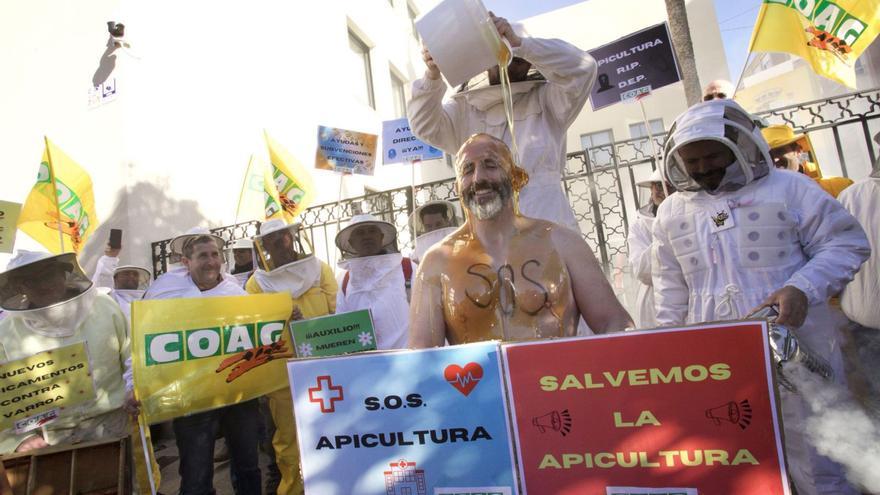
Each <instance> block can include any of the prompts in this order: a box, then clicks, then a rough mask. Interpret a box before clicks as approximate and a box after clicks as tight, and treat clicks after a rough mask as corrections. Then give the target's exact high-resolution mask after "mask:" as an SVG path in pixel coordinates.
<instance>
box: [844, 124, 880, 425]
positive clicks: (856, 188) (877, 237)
mask: <svg viewBox="0 0 880 495" xmlns="http://www.w3.org/2000/svg"><path fill="white" fill-rule="evenodd" d="M874 140H875V141H877V143H878V144H880V134H877V135H876V136H874ZM837 199H838V200H839V201H840V203H841V204H842V205H843V207H844V208H846V209H847V211H849V212H850V213H852V215H853V216H854V217H856V219H858V221H859V223H861V224H862V228H863V229H865V232H866V233H867V234H868V241H869V242H870V243H871V257H870V258H868V261H866V262H865V264H864V265H862V269H861V270H859V272H858V273H857V274H856V276H855V278H853V281H852V282H850V283H849V284H848V285H847V286H846V288H845V289H844V290H843V294H842V295H841V297H840V307H841V309H842V310H843V312H844V313H845V314H846V316H847V318H849V319H850V320H852V322H853V323H852V324H851V325H850V335H851V336H852V343H853V348H854V349H853V351H854V356H853V357H854V358H855V361H856V363H857V366H858V368H860V370H861V372H862V374H863V375H864V377H865V378H866V380H867V381H866V382H865V383H864V384H863V386H862V388H861V389H858V390H857V395H858V396H859V398H860V399H861V400H862V401H863V402H865V403H866V404H867V405H868V406H869V407H870V408H872V409H873V410H874V412H875V413H880V305H878V304H877V295H878V294H880V158H878V159H877V161H876V162H875V163H874V170H873V171H872V172H871V175H870V176H868V177H866V178H864V179H862V180H859V181H856V183H855V184H853V185H851V186H849V187H848V188H846V189H844V190H843V191H842V192H841V193H840V196H838V197H837Z"/></svg>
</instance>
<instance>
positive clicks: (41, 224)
mask: <svg viewBox="0 0 880 495" xmlns="http://www.w3.org/2000/svg"><path fill="white" fill-rule="evenodd" d="M45 141H46V148H45V150H44V151H43V159H42V160H41V161H40V171H39V173H38V174H37V183H36V184H35V185H34V188H33V189H31V192H30V194H28V197H27V200H26V201H25V202H24V205H22V207H21V215H20V216H19V217H18V228H19V229H20V230H21V231H23V232H24V233H26V234H27V235H29V236H31V237H33V238H34V240H36V241H37V242H39V243H40V244H42V245H43V246H45V247H46V249H48V250H49V251H50V252H52V253H54V254H60V253H63V252H65V251H71V250H72V251H74V252H77V253H78V252H79V251H80V250H81V249H82V247H83V246H84V245H85V243H86V240H88V238H89V236H90V235H91V234H92V232H94V230H95V227H97V225H98V216H97V215H95V197H94V194H93V193H92V179H91V178H90V177H89V174H87V173H86V171H85V170H83V169H82V167H80V166H79V165H78V164H77V163H76V162H75V161H73V160H72V159H71V158H70V157H69V156H67V155H66V154H65V153H64V152H63V151H61V149H60V148H59V147H57V146H55V144H54V143H52V141H49V139H48V138H46V139H45ZM59 224H60V231H61V236H59ZM62 237H63V239H62ZM62 243H63V245H62Z"/></svg>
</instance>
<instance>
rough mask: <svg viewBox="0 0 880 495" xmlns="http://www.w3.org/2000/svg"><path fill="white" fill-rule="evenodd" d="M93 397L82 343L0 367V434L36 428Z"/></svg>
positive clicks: (93, 384) (87, 361)
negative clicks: (7, 431)
mask: <svg viewBox="0 0 880 495" xmlns="http://www.w3.org/2000/svg"><path fill="white" fill-rule="evenodd" d="M94 398H95V383H94V381H93V380H92V376H91V372H90V369H89V358H88V354H87V353H86V346H85V343H84V342H78V343H76V344H71V345H69V346H65V347H59V348H57V349H52V350H49V351H43V352H40V353H38V354H34V355H33V356H30V357H26V358H23V359H16V360H15V361H9V362H6V363H3V364H0V431H2V430H6V429H9V428H14V429H15V430H16V431H18V432H25V431H28V430H31V429H34V428H37V427H39V426H42V425H44V424H48V423H49V422H51V421H53V420H54V419H56V418H58V417H60V416H62V415H63V414H64V410H65V409H70V408H72V407H75V406H77V405H80V404H82V403H84V402H86V401H89V400H92V399H94Z"/></svg>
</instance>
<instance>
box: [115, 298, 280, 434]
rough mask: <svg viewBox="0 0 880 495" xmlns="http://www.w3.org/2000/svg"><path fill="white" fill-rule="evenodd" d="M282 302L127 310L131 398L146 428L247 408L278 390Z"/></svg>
mask: <svg viewBox="0 0 880 495" xmlns="http://www.w3.org/2000/svg"><path fill="white" fill-rule="evenodd" d="M292 309H293V303H292V302H291V299H290V294H287V293H283V294H279V293H276V294H255V295H250V296H228V297H205V298H188V299H156V300H146V301H135V302H133V303H132V305H131V320H132V338H131V357H132V367H133V371H134V386H135V396H136V397H137V398H138V399H139V400H140V401H141V410H142V411H143V412H144V415H145V416H146V420H147V421H148V422H149V423H157V422H160V421H166V420H168V419H172V418H176V417H178V416H183V415H186V414H191V413H195V412H200V411H207V410H210V409H215V408H218V407H221V406H225V405H229V404H234V403H236V402H241V401H246V400H250V399H253V398H256V397H259V396H261V395H265V394H267V393H269V392H272V391H274V390H278V389H279V388H281V387H283V386H284V385H285V383H286V379H285V374H286V371H285V367H284V361H285V360H286V359H287V358H290V357H293V349H292V345H291V344H290V337H289V336H288V335H287V332H286V331H285V323H286V320H287V318H288V317H289V316H290V312H291V310H292Z"/></svg>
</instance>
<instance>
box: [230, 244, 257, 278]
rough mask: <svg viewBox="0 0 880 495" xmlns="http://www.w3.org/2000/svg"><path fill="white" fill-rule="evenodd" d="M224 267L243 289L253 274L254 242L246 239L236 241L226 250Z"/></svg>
mask: <svg viewBox="0 0 880 495" xmlns="http://www.w3.org/2000/svg"><path fill="white" fill-rule="evenodd" d="M226 266H227V267H228V268H229V273H230V274H231V275H233V276H234V277H235V278H236V279H238V281H239V282H241V286H242V287H244V284H246V283H247V281H248V279H249V278H251V275H252V274H253V273H254V241H253V240H251V239H247V238H243V239H236V240H235V242H233V243H232V246H230V247H229V248H227V249H226Z"/></svg>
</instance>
